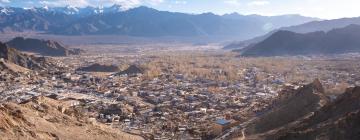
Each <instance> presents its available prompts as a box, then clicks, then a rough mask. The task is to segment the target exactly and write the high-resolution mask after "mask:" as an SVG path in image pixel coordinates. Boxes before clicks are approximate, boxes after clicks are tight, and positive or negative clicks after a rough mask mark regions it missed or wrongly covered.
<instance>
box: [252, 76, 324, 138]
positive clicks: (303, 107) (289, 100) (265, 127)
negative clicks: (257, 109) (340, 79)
mask: <svg viewBox="0 0 360 140" xmlns="http://www.w3.org/2000/svg"><path fill="white" fill-rule="evenodd" d="M323 93H324V89H323V87H322V85H321V83H320V82H319V80H315V81H314V82H313V83H311V84H309V85H305V86H303V87H301V88H299V89H298V90H296V91H292V93H286V94H285V95H282V96H280V97H279V99H278V100H276V101H275V103H274V105H273V107H272V108H271V109H270V110H269V111H267V112H266V113H264V115H261V116H260V117H259V118H258V119H256V120H255V121H254V123H253V124H250V125H249V126H248V127H247V128H246V131H247V132H246V133H247V134H248V135H251V134H258V133H264V132H267V131H270V130H273V129H276V128H278V127H282V126H284V125H286V124H288V123H291V122H293V121H296V120H298V119H300V118H302V117H304V116H306V115H308V114H309V113H312V112H314V111H316V110H318V109H319V108H320V107H321V106H322V105H324V104H325V103H326V102H327V98H326V97H325V96H324V95H323Z"/></svg>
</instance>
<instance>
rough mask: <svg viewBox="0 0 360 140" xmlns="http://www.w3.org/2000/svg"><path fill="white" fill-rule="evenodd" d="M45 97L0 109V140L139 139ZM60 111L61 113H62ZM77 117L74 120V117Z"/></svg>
mask: <svg viewBox="0 0 360 140" xmlns="http://www.w3.org/2000/svg"><path fill="white" fill-rule="evenodd" d="M63 108H64V107H63V106H62V105H61V102H58V101H56V100H52V99H49V98H46V97H40V98H37V99H34V100H33V101H30V102H28V103H25V104H21V105H18V104H14V103H4V104H1V105H0V139H1V140H7V139H29V140H47V139H66V140H75V139H76V140H95V139H97V140H100V139H101V140H102V139H106V140H119V139H121V140H127V139H129V140H131V139H134V140H135V139H142V138H141V137H138V136H134V135H130V134H127V133H123V132H120V130H115V129H112V128H109V127H108V126H105V125H102V124H97V123H94V122H92V121H89V120H87V119H85V118H86V117H79V116H81V115H79V114H76V111H73V110H72V109H69V108H68V109H65V110H64V109H63ZM62 111H64V112H65V113H62ZM75 116H77V117H75Z"/></svg>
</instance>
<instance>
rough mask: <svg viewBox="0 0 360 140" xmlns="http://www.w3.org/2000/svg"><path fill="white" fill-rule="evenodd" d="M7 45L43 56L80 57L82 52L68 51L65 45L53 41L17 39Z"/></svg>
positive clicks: (76, 50)
mask: <svg viewBox="0 0 360 140" xmlns="http://www.w3.org/2000/svg"><path fill="white" fill-rule="evenodd" d="M6 44H7V45H8V46H9V47H12V48H15V49H17V50H19V51H25V52H32V53H36V54H40V55H43V56H68V55H79V54H80V53H81V52H82V51H81V50H79V49H68V48H66V47H64V45H63V44H61V43H59V42H56V41H52V40H40V39H31V38H23V37H16V38H14V39H12V40H10V41H9V42H7V43H6Z"/></svg>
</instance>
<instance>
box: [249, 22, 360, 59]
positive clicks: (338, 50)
mask: <svg viewBox="0 0 360 140" xmlns="http://www.w3.org/2000/svg"><path fill="white" fill-rule="evenodd" d="M354 52H360V25H355V24H353V25H349V26H346V27H344V28H338V29H333V30H330V31H328V32H324V31H317V32H311V33H304V34H301V33H296V32H291V31H283V30H281V31H277V32H275V33H273V34H272V35H271V36H270V37H268V38H267V39H265V40H264V41H261V42H259V43H257V44H254V45H251V46H249V47H248V48H245V49H244V50H243V52H242V55H243V56H284V55H290V56H293V55H318V54H342V53H354Z"/></svg>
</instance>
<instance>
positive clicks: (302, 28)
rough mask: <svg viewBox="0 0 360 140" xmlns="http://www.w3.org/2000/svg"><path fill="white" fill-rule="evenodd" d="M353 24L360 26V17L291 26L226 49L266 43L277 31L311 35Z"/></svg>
mask: <svg viewBox="0 0 360 140" xmlns="http://www.w3.org/2000/svg"><path fill="white" fill-rule="evenodd" d="M352 24H357V25H360V17H355V18H341V19H333V20H321V21H312V22H308V23H304V24H300V25H295V26H290V27H282V28H279V29H276V30H273V31H270V32H269V33H267V34H265V35H261V36H258V37H255V38H252V39H249V40H243V41H235V42H232V43H229V44H227V45H226V46H225V47H224V49H241V48H245V47H247V46H249V45H252V44H256V43H259V42H261V41H264V40H265V39H267V38H268V37H270V36H271V35H272V34H274V33H276V32H277V31H291V32H295V33H310V32H317V31H323V32H328V31H330V30H332V29H336V28H343V27H346V26H349V25H352Z"/></svg>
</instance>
